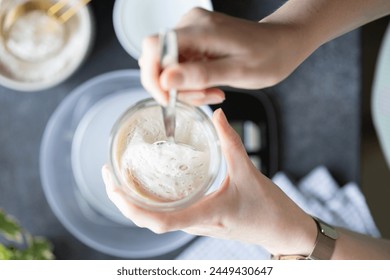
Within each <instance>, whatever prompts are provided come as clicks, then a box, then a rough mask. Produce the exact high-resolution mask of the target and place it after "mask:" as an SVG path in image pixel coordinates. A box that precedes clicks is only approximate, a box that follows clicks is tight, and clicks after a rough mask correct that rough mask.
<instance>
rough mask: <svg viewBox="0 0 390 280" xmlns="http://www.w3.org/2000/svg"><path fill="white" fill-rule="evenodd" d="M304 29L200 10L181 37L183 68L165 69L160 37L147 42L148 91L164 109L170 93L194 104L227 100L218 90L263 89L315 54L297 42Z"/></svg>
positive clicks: (144, 70)
mask: <svg viewBox="0 0 390 280" xmlns="http://www.w3.org/2000/svg"><path fill="white" fill-rule="evenodd" d="M298 30H299V28H292V27H289V26H288V25H287V24H275V23H267V22H261V23H258V22H252V21H248V20H243V19H238V18H234V17H231V16H227V15H224V14H220V13H216V12H209V11H206V10H203V9H200V8H194V9H192V10H191V11H190V12H189V13H187V14H186V15H185V16H183V18H182V19H181V21H180V22H179V24H178V26H177V28H176V32H177V37H178V45H179V56H180V63H179V64H177V65H173V66H170V67H167V68H166V69H161V67H160V65H159V40H158V36H157V35H155V36H151V37H147V38H146V39H145V40H144V43H143V48H142V55H141V58H140V60H139V65H140V67H141V80H142V84H143V86H144V87H145V88H146V89H147V90H148V91H149V92H150V93H151V94H152V95H153V97H154V98H155V99H156V100H157V101H159V102H160V103H162V104H166V102H167V99H168V93H167V91H168V90H169V89H170V88H176V89H178V90H179V99H181V100H183V101H185V102H187V103H190V104H193V105H203V104H215V103H221V102H222V101H223V100H224V93H223V92H222V91H221V90H220V89H218V88H216V86H231V87H238V88H246V89H257V88H264V87H269V86H272V85H274V84H276V83H278V82H279V81H281V80H282V79H284V78H285V77H287V76H288V75H289V74H290V73H291V72H292V71H293V70H294V69H295V68H296V67H297V66H298V65H299V64H300V63H301V62H302V61H303V60H304V59H305V58H306V57H307V56H308V55H309V54H310V52H307V51H306V52H305V51H303V48H302V44H299V43H297V42H296V41H294V40H297V39H298V38H299V36H296V35H297V34H296V33H297V31H298Z"/></svg>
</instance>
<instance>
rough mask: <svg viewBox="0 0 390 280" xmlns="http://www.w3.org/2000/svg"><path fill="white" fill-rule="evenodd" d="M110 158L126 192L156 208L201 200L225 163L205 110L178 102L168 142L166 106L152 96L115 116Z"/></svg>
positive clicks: (165, 209)
mask: <svg viewBox="0 0 390 280" xmlns="http://www.w3.org/2000/svg"><path fill="white" fill-rule="evenodd" d="M210 112H211V110H210ZM109 158H110V164H111V168H112V170H113V174H114V179H115V181H116V183H117V185H118V186H119V187H120V188H121V189H122V191H123V192H124V193H125V195H126V197H127V198H128V199H129V200H130V201H132V202H133V203H135V204H137V205H139V206H141V207H143V208H146V209H149V210H154V211H172V210H177V209H181V208H185V207H188V206H189V205H191V204H193V203H195V202H196V201H198V200H199V199H200V198H202V197H203V196H204V195H206V193H207V192H208V191H211V187H212V186H213V184H214V183H215V181H216V179H217V177H219V176H218V175H219V173H220V168H221V162H222V154H221V150H220V145H219V140H218V136H217V133H216V131H215V128H214V126H213V123H212V122H211V120H210V118H209V116H208V115H207V114H206V113H205V111H204V110H203V109H201V108H198V107H193V106H190V105H187V104H185V103H182V102H177V105H176V132H175V141H174V142H169V141H167V139H166V136H165V130H164V123H163V118H162V108H161V106H160V105H159V104H158V103H157V102H156V101H155V100H153V99H145V100H142V101H140V102H138V103H137V104H135V105H134V106H132V107H131V108H129V109H128V110H127V111H126V112H125V113H124V114H123V115H122V116H121V117H120V118H119V119H118V120H117V122H116V123H115V125H114V126H113V129H112V132H111V137H110V155H109Z"/></svg>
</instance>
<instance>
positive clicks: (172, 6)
mask: <svg viewBox="0 0 390 280" xmlns="http://www.w3.org/2000/svg"><path fill="white" fill-rule="evenodd" d="M194 7H202V8H204V9H207V10H210V11H211V10H213V6H212V4H211V1H210V0H116V1H115V5H114V12H113V21H114V29H115V33H116V35H117V37H118V40H119V42H120V43H121V45H122V47H123V48H124V49H125V50H126V51H127V52H128V53H129V54H130V55H131V56H132V57H134V58H135V59H138V58H139V56H140V54H141V47H142V40H143V39H144V38H145V37H146V36H149V35H152V34H156V33H158V32H160V31H161V30H164V29H168V28H173V27H175V26H176V24H177V23H178V21H179V20H180V18H181V17H182V16H183V15H184V14H185V13H187V12H188V11H189V10H191V8H194Z"/></svg>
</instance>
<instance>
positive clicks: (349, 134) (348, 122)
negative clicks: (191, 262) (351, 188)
mask: <svg viewBox="0 0 390 280" xmlns="http://www.w3.org/2000/svg"><path fill="white" fill-rule="evenodd" d="M283 2H284V1H278V0H267V1H266V0H263V1H260V0H257V1H256V0H252V1H249V0H248V1H234V0H229V1H224V0H218V1H213V4H214V9H215V10H218V11H223V12H226V13H228V14H231V15H235V16H239V17H244V18H248V19H253V20H254V19H260V18H262V17H263V16H265V15H267V14H268V13H270V12H271V11H273V10H275V8H276V7H277V6H279V5H280V4H281V3H283ZM112 5H113V1H92V4H91V6H92V10H93V12H94V14H95V18H96V39H95V44H94V46H93V49H92V52H91V54H90V56H89V57H88V59H87V60H86V61H85V63H84V64H83V66H82V67H81V68H80V69H79V70H78V71H77V72H76V73H75V74H74V75H73V76H72V77H71V78H70V79H68V80H67V81H66V82H64V83H63V84H61V85H59V86H57V87H55V88H52V89H50V90H47V91H42V92H35V93H24V92H17V91H12V90H9V89H7V88H4V87H1V86H0V131H1V132H0V208H3V209H5V210H6V211H7V212H8V213H10V214H12V215H13V216H14V217H16V218H17V219H18V220H19V221H20V222H21V224H22V225H23V226H24V227H25V228H26V229H28V230H29V231H30V232H32V233H33V234H39V235H43V236H46V237H48V238H49V239H50V240H51V241H52V242H53V244H54V246H55V255H56V257H57V258H58V259H112V258H114V257H112V256H108V255H105V254H102V253H100V252H97V251H95V250H93V249H91V248H89V247H87V246H85V245H83V244H82V243H81V242H79V241H78V240H77V239H76V238H75V237H73V236H72V235H71V234H70V233H69V232H68V231H67V230H66V229H65V228H64V227H63V226H62V225H61V223H60V222H59V221H58V219H57V218H56V217H55V216H54V214H53V212H52V210H51V209H50V207H49V205H48V204H47V201H46V199H45V196H44V193H43V190H42V186H41V181H40V176H39V151H40V143H41V138H42V134H43V132H44V129H45V126H46V123H47V121H48V119H49V118H50V116H51V114H52V113H53V112H54V111H55V109H56V108H57V106H58V105H59V104H60V103H61V101H62V100H63V98H64V97H66V96H67V95H68V94H69V93H70V92H71V91H72V90H73V89H74V88H75V87H76V86H78V85H79V84H81V83H83V82H84V81H86V80H88V79H90V78H92V77H94V76H96V75H98V74H101V73H105V72H108V71H112V70H117V69H127V68H138V64H137V62H136V61H135V60H134V59H133V58H131V57H130V56H129V55H128V54H127V53H126V52H125V51H124V50H123V49H122V47H121V46H120V44H119V42H118V40H117V39H116V36H115V33H114V31H113V26H112ZM360 53H361V46H360V33H359V30H357V31H354V32H351V33H348V34H346V35H344V36H342V37H340V38H338V39H336V40H333V41H332V42H330V43H328V44H326V45H324V46H322V47H321V48H320V49H319V50H318V51H316V52H315V53H314V54H313V55H312V56H311V57H310V58H309V59H308V60H306V61H305V62H304V63H303V64H302V65H301V66H300V67H299V68H298V69H297V70H296V71H295V72H294V73H293V74H292V75H291V76H290V77H289V78H288V79H286V80H285V81H283V82H282V83H280V84H279V85H277V86H275V87H272V88H269V89H266V90H265V91H266V92H267V93H268V94H269V96H270V98H271V100H272V101H273V103H274V105H275V108H276V110H277V113H278V118H279V131H280V151H281V156H280V169H281V170H283V171H286V172H288V173H290V174H291V175H292V177H293V178H299V177H301V176H303V175H305V174H306V173H307V172H309V171H310V170H311V169H312V168H314V167H316V166H318V165H325V166H326V167H328V168H329V169H330V171H331V173H332V174H333V175H334V176H335V177H336V179H337V180H338V181H339V183H340V184H343V183H345V182H347V181H351V180H352V181H359V148H360V131H359V127H360V106H361V104H360V100H361V96H360V92H361V82H360V78H361V77H360V73H361V67H360ZM178 252H179V250H178V251H177V252H173V253H171V254H169V255H166V256H161V257H159V258H172V257H174V256H175V255H176V254H177V253H178Z"/></svg>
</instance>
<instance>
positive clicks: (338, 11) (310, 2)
mask: <svg viewBox="0 0 390 280" xmlns="http://www.w3.org/2000/svg"><path fill="white" fill-rule="evenodd" d="M388 14H390V1H389V0H369V1H368V0H342V1H340V0H290V1H287V2H286V4H284V5H283V6H282V7H281V8H279V9H278V10H277V11H275V12H274V13H273V14H271V15H269V16H268V17H266V18H264V19H263V20H262V21H261V22H264V23H270V24H278V25H280V24H282V25H286V26H289V27H292V28H293V29H294V30H295V31H296V30H299V32H298V34H299V36H300V37H301V38H299V39H300V40H304V41H301V42H305V43H304V44H302V45H304V46H307V47H308V48H310V49H311V51H313V50H314V49H316V48H318V47H319V46H321V45H322V44H324V43H326V42H328V41H330V40H332V39H334V38H336V37H338V36H340V35H342V34H344V33H346V32H348V31H351V30H353V29H355V28H357V27H359V26H362V25H364V24H366V23H368V22H370V21H373V20H375V19H378V18H381V17H383V16H386V15H388ZM294 33H295V32H294Z"/></svg>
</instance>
